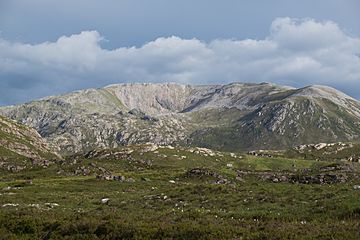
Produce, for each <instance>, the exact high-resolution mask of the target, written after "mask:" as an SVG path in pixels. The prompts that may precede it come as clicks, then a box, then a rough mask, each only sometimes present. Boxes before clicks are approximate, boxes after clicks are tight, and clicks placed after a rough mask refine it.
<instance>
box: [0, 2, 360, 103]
mask: <svg viewBox="0 0 360 240" xmlns="http://www.w3.org/2000/svg"><path fill="white" fill-rule="evenodd" d="M359 12H360V1H357V0H312V1H310V0H302V1H295V0H271V1H270V0H262V1H260V0H251V1H250V0H248V1H240V0H222V1H219V0H218V1H215V0H206V1H205V0H197V1H188V0H182V1H178V0H173V1H169V0H131V1H130V0H102V1H98V0H76V1H69V0H62V1H55V0H0V105H7V104H15V103H21V102H24V101H29V100H32V99H36V98H39V97H44V96H47V95H53V94H61V93H65V92H68V91H72V90H76V89H82V88H90V87H100V86H104V85H107V84H112V83H118V82H119V83H120V82H168V81H171V82H179V83H189V84H203V83H228V82H233V81H242V82H263V81H268V82H274V83H278V84H286V85H292V86H296V87H301V86H305V85H310V84H325V85H330V86H333V87H336V88H338V89H340V90H342V91H345V92H346V93H347V94H350V95H351V96H353V97H356V98H360V87H358V86H359V85H360V84H359V81H360V60H359V57H360V43H359V42H360V24H359V22H360V14H359ZM260 73H261V74H260Z"/></svg>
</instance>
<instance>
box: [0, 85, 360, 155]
mask: <svg viewBox="0 0 360 240" xmlns="http://www.w3.org/2000/svg"><path fill="white" fill-rule="evenodd" d="M0 113H1V114H2V115H5V116H7V117H9V118H11V119H14V120H16V121H18V122H19V123H22V124H25V125H28V126H30V127H33V128H35V129H36V130H37V131H38V132H39V133H40V135H41V136H42V137H44V138H46V139H47V140H48V141H49V142H50V143H52V144H54V145H56V146H59V147H60V149H61V152H62V153H63V154H72V153H74V152H87V151H90V150H92V149H94V148H116V147H119V146H122V145H128V144H138V143H148V142H151V143H155V144H158V145H170V144H172V145H186V146H188V145H193V146H203V147H209V148H214V149H221V150H231V151H241V150H254V149H262V148H265V149H279V148H288V147H293V146H296V145H300V144H309V143H318V142H339V141H344V142H347V141H359V140H360V128H359V124H360V103H359V102H358V101H357V100H355V99H353V98H351V97H349V96H347V95H345V94H344V93H342V92H340V91H337V90H335V89H333V88H330V87H326V86H309V87H305V88H301V89H295V88H290V87H284V86H278V85H274V84H268V83H262V84H243V83H232V84H227V85H199V86H193V85H180V84H116V85H110V86H107V87H105V88H101V89H88V90H82V91H77V92H73V93H70V94H66V95H62V96H53V97H48V98H44V99H40V100H37V101H33V102H29V103H26V104H22V105H17V106H9V107H2V108H0Z"/></svg>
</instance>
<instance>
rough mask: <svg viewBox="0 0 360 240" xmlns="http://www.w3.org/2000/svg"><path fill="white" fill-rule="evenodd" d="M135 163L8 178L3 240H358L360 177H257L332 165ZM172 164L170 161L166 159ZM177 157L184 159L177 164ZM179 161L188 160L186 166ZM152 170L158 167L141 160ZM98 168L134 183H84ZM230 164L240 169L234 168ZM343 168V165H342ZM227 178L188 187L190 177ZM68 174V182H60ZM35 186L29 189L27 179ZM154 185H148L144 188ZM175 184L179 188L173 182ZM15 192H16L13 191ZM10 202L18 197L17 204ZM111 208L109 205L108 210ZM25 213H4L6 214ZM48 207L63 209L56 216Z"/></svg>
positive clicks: (107, 162) (193, 156) (148, 155)
mask: <svg viewBox="0 0 360 240" xmlns="http://www.w3.org/2000/svg"><path fill="white" fill-rule="evenodd" d="M134 148H135V151H134V152H133V153H132V154H131V156H132V161H129V159H125V158H120V159H111V158H108V159H84V158H79V159H78V160H77V162H76V163H73V159H72V158H68V159H67V160H66V163H65V164H61V163H59V164H54V165H52V166H50V167H49V168H46V169H44V168H37V169H36V168H35V169H31V170H28V171H24V172H20V173H8V172H3V173H2V175H1V177H0V189H2V190H0V193H1V195H0V236H1V237H2V238H4V239H63V238H65V239H359V238H360V233H359V231H358V229H359V227H360V202H359V201H358V199H359V197H360V191H356V190H354V189H353V185H355V184H360V179H359V177H358V172H356V173H354V174H355V175H353V177H351V178H350V180H349V181H348V182H346V183H341V184H331V185H317V184H312V185H311V184H308V185H307V184H291V183H272V182H267V181H262V180H260V179H259V178H258V177H257V175H252V174H249V175H247V176H245V177H244V181H237V180H235V177H236V171H237V170H243V171H249V172H250V173H251V172H253V173H261V172H283V171H289V172H292V171H296V170H294V169H293V166H294V164H295V165H296V168H297V169H305V168H310V169H312V170H313V171H317V169H318V167H319V166H325V165H329V164H332V162H323V161H313V160H301V159H286V158H281V157H279V158H258V157H254V156H247V155H239V154H238V156H241V158H233V157H231V156H230V154H229V153H220V154H222V155H223V156H214V157H210V156H204V155H201V154H197V153H191V152H189V151H188V150H187V149H185V148H175V149H168V148H163V149H158V150H157V151H158V153H156V152H145V153H141V147H134ZM164 155H166V157H164ZM175 155H177V156H175ZM179 156H186V158H184V159H180V158H179ZM144 159H146V160H149V161H150V162H151V164H150V165H146V164H142V163H141V162H140V161H139V160H144ZM90 163H95V164H96V166H101V167H103V168H106V169H109V170H111V172H112V173H113V174H115V173H116V174H121V175H124V176H126V177H128V178H130V177H131V178H133V179H134V180H135V182H117V181H101V180H96V179H95V174H96V173H95V172H92V173H91V174H90V175H89V176H76V175H74V174H73V171H74V170H75V169H77V168H78V167H81V166H85V167H89V166H90ZM228 163H232V164H233V166H232V167H228V166H227V165H226V164H228ZM340 164H341V163H340ZM198 167H200V168H205V169H208V170H209V171H213V172H216V173H218V174H221V175H222V176H224V177H226V178H228V179H229V180H230V182H229V183H228V184H215V183H214V181H213V180H214V179H212V178H189V177H186V172H187V171H188V170H190V169H192V168H198ZM59 169H63V170H64V172H63V173H62V174H57V171H58V170H59ZM29 178H30V179H33V182H32V184H29V183H28V182H27V181H26V179H29ZM144 179H146V181H144ZM170 180H173V181H175V183H172V182H169V181H170ZM7 187H12V188H11V189H7ZM9 193H10V194H9ZM102 198H109V199H110V201H109V204H107V205H106V204H101V203H100V200H101V199H102ZM8 203H12V204H18V205H17V206H5V207H2V206H3V205H4V204H8ZM46 203H56V204H58V206H53V207H49V206H47V205H46Z"/></svg>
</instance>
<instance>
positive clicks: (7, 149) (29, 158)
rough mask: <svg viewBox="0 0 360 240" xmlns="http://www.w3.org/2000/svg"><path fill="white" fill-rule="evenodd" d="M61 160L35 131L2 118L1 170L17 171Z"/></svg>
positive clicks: (0, 129) (0, 122) (0, 125)
mask: <svg viewBox="0 0 360 240" xmlns="http://www.w3.org/2000/svg"><path fill="white" fill-rule="evenodd" d="M59 158H60V157H59V156H58V155H57V154H56V153H54V151H53V149H52V148H51V147H50V146H49V145H48V143H47V142H46V141H45V140H44V139H42V138H41V136H40V135H39V134H38V133H37V132H36V131H35V130H34V129H31V128H29V127H26V126H22V125H20V124H17V123H15V122H14V121H12V120H9V119H6V118H4V117H1V116H0V168H2V169H7V170H12V171H16V170H19V169H23V168H26V167H27V166H30V165H42V166H43V165H47V164H50V162H51V161H52V160H56V159H59Z"/></svg>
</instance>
